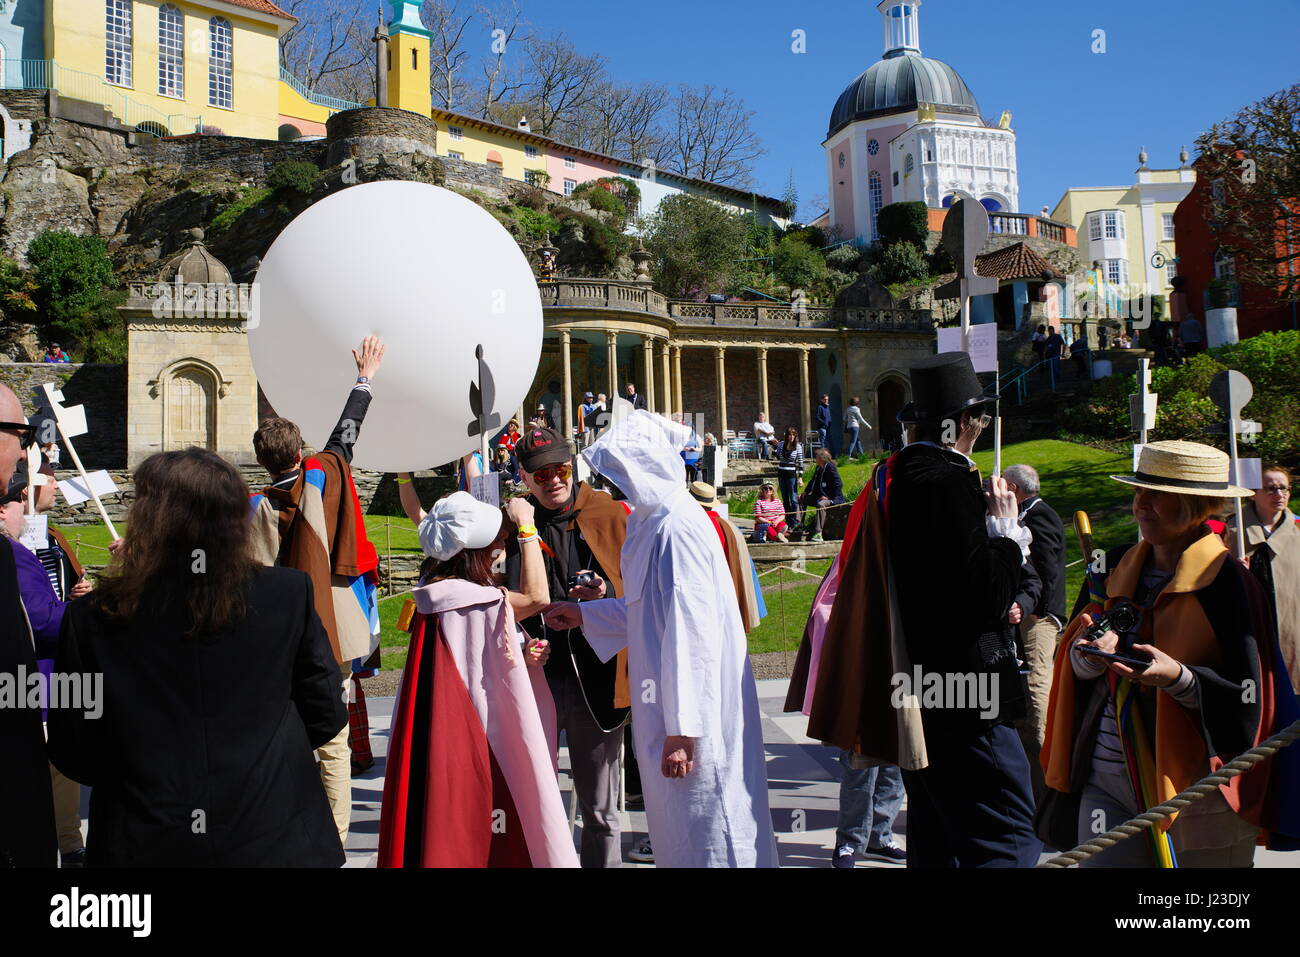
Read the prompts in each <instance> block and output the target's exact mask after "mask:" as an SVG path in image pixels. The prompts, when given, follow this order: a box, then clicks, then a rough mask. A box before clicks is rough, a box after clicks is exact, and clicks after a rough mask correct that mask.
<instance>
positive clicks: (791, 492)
mask: <svg viewBox="0 0 1300 957" xmlns="http://www.w3.org/2000/svg"><path fill="white" fill-rule="evenodd" d="M776 481H777V484H778V485H780V486H781V504H782V505H784V506H785V520H786V521H787V522H789V523H790V524H791V525H794V524H797V522H798V520H799V476H798V475H797V474H795V473H793V472H781V473H779V474H778V475H777V479H776Z"/></svg>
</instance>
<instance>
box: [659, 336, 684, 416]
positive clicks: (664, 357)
mask: <svg viewBox="0 0 1300 957" xmlns="http://www.w3.org/2000/svg"><path fill="white" fill-rule="evenodd" d="M659 345H660V348H661V349H662V351H661V352H660V353H659V372H660V377H659V394H660V395H661V396H662V397H663V403H662V405H661V408H662V409H663V412H664V415H668V414H669V413H671V412H680V411H681V409H679V408H677V406H675V405H674V404H673V370H672V366H671V365H670V363H669V360H668V342H667V340H665V341H664V342H661V343H660V344H659Z"/></svg>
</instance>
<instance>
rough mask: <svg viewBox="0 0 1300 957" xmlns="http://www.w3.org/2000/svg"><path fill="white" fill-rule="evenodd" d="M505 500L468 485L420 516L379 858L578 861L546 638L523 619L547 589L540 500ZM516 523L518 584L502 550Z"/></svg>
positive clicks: (478, 863) (391, 863)
mask: <svg viewBox="0 0 1300 957" xmlns="http://www.w3.org/2000/svg"><path fill="white" fill-rule="evenodd" d="M507 514H508V515H509V517H510V521H506V520H505V518H504V517H503V514H502V510H501V509H499V508H496V507H495V506H492V505H488V504H487V503H485V502H480V501H478V500H477V499H475V498H474V497H473V496H472V495H469V494H468V493H467V492H453V493H452V494H451V495H448V496H446V497H445V498H443V499H440V500H439V501H438V502H436V503H435V504H434V505H433V507H432V509H430V511H429V512H428V513H427V514H426V515H425V516H424V518H423V519H422V520H421V523H420V531H419V535H420V545H421V546H422V547H423V549H424V552H425V554H426V555H427V556H428V557H427V558H426V559H425V562H424V564H423V565H422V566H421V570H420V584H419V587H417V588H416V589H415V593H414V596H413V597H414V601H415V608H416V612H417V614H416V615H415V616H414V618H413V620H412V624H411V640H410V644H409V645H408V647H407V654H406V667H405V668H404V669H403V671H402V681H401V685H400V686H399V688H398V692H397V701H396V704H395V706H394V709H393V728H392V733H391V736H390V738H389V749H388V768H387V771H386V773H385V777H384V799H383V807H382V811H381V814H380V821H379V856H378V866H379V867H577V866H578V857H577V853H576V852H575V851H574V848H573V842H572V840H571V838H570V836H569V829H568V824H567V821H566V817H565V813H564V803H563V801H562V799H561V796H560V786H559V782H558V780H557V766H556V763H555V748H556V736H557V735H556V722H555V705H554V703H553V701H552V699H551V696H550V692H549V690H548V689H547V684H546V678H545V676H544V675H543V673H542V668H541V666H542V665H544V664H545V662H546V659H547V657H548V655H549V645H548V643H547V642H545V641H539V640H536V639H533V640H528V641H525V640H524V635H523V634H522V632H521V631H520V629H519V627H518V626H517V625H516V621H517V620H519V619H521V618H526V617H528V616H530V615H534V614H536V613H537V612H538V611H540V610H541V609H542V608H545V607H546V605H547V602H548V601H549V600H550V595H549V592H548V591H547V588H546V573H545V570H544V568H543V566H542V552H541V538H540V535H539V533H538V531H537V529H536V527H535V526H534V525H533V507H532V505H531V504H529V502H528V501H527V500H526V499H524V498H522V497H520V498H514V499H512V500H511V501H510V503H509V505H508V507H507ZM511 534H514V535H515V536H516V537H517V538H518V540H519V546H520V552H521V555H522V563H523V568H522V575H521V583H520V590H519V591H517V592H512V591H507V590H506V589H505V588H502V587H500V584H499V582H500V576H498V574H497V573H496V572H495V571H494V568H493V566H494V562H495V561H496V559H497V558H498V557H499V556H500V555H501V554H503V553H504V550H505V544H506V539H507V537H508V536H510V535H511Z"/></svg>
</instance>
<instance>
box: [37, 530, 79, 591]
mask: <svg viewBox="0 0 1300 957" xmlns="http://www.w3.org/2000/svg"><path fill="white" fill-rule="evenodd" d="M47 531H48V532H49V534H50V538H52V539H54V541H56V542H57V543H58V545H59V547H60V548H62V549H63V554H65V555H67V556H68V565H69V566H71V568H72V583H73V584H76V583H77V582H79V581H80V580H81V579H82V578H84V577H85V576H86V570H85V569H84V568H82V567H81V562H79V561H78V560H77V555H76V553H75V552H74V551H73V550H72V546H71V545H69V544H68V540H67V539H66V538H64V537H63V533H62V532H61V531H59V530H58V529H57V528H49V529H47Z"/></svg>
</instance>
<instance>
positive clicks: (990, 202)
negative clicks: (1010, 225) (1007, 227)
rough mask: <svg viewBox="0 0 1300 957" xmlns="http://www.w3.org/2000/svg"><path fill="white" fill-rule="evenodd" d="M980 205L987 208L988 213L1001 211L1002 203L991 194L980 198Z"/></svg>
mask: <svg viewBox="0 0 1300 957" xmlns="http://www.w3.org/2000/svg"><path fill="white" fill-rule="evenodd" d="M980 205H981V206H983V207H984V208H985V209H987V210H988V211H989V212H990V213H998V212H1001V211H1002V204H1001V203H1000V202H998V201H997V200H996V199H994V198H993V197H992V196H985V197H984V198H983V199H981V200H980Z"/></svg>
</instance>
